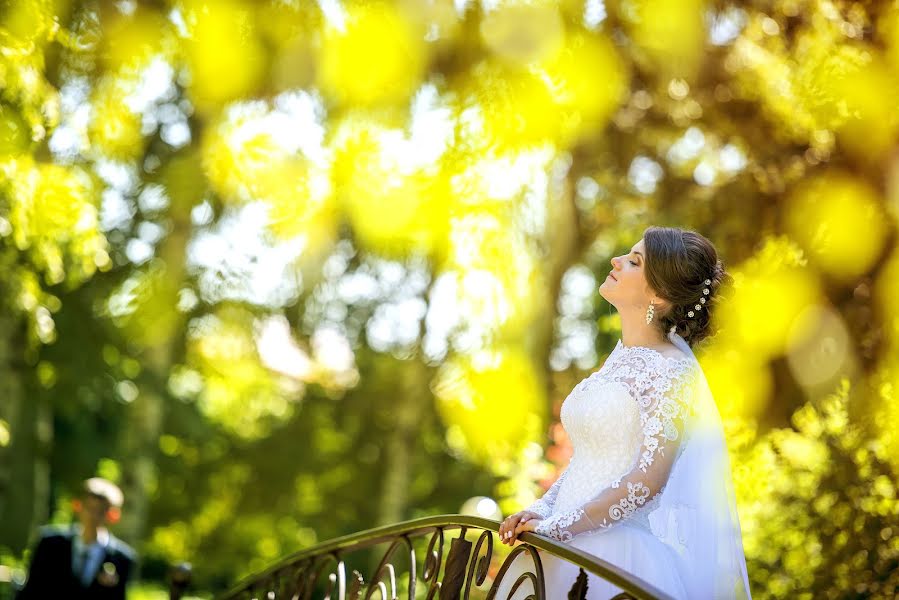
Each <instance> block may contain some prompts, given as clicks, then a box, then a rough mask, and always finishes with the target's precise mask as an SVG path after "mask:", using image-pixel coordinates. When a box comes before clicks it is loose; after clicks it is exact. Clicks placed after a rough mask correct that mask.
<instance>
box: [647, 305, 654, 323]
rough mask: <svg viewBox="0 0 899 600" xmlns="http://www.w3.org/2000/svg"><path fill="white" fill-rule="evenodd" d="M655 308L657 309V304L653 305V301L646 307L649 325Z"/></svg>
mask: <svg viewBox="0 0 899 600" xmlns="http://www.w3.org/2000/svg"><path fill="white" fill-rule="evenodd" d="M655 310H656V309H655V306H653V303H652V302H650V303H649V308H647V309H646V324H647V325H649V324H650V323H652V317H653V316H654V315H655Z"/></svg>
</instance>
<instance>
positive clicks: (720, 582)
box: [496, 227, 750, 600]
mask: <svg viewBox="0 0 899 600" xmlns="http://www.w3.org/2000/svg"><path fill="white" fill-rule="evenodd" d="M611 262H612V267H613V268H612V271H611V272H610V273H609V276H608V277H607V278H606V280H605V281H604V282H603V283H602V285H601V286H600V288H599V292H600V294H602V296H603V298H605V299H606V300H608V301H609V303H610V304H612V305H613V306H615V308H616V309H617V310H618V312H619V313H620V315H621V339H620V340H619V341H618V343H617V345H616V346H615V349H614V350H613V351H612V353H611V354H610V355H609V357H608V358H607V359H606V362H605V363H604V364H603V366H602V368H600V369H599V370H598V371H596V372H595V373H593V374H592V375H590V376H589V377H587V378H586V379H584V380H583V381H582V382H581V383H579V384H578V385H577V386H576V387H575V388H574V389H573V390H572V391H571V393H570V394H569V395H568V397H567V398H566V399H565V401H564V403H563V404H562V409H561V420H562V425H563V426H564V427H565V430H566V432H567V433H568V436H569V438H570V439H571V443H572V446H573V449H574V453H573V455H572V457H571V461H570V462H569V464H568V466H567V467H566V468H565V469H564V470H563V472H562V474H561V475H560V476H559V478H558V480H557V481H556V482H555V483H554V484H553V485H552V487H550V488H549V490H547V491H546V493H545V494H544V495H543V497H542V498H540V499H539V500H538V501H536V502H535V503H534V504H532V505H531V506H529V507H528V508H527V509H525V510H523V511H521V512H518V513H515V514H513V515H511V516H509V517H508V518H506V519H505V520H504V521H503V523H502V525H501V526H500V532H499V534H500V539H501V541H502V542H503V543H507V544H510V545H512V544H514V542H515V541H516V539H517V536H518V535H520V534H521V533H522V532H524V531H533V532H535V533H538V534H541V535H545V536H548V537H550V538H553V539H555V540H558V541H562V542H565V543H569V544H571V545H572V546H575V547H577V548H579V549H581V550H583V551H585V552H588V553H590V554H592V555H594V556H597V557H599V558H601V559H603V560H605V561H607V562H610V563H612V564H614V565H616V566H618V567H620V568H622V569H624V570H625V571H628V572H629V573H631V574H633V575H636V576H637V577H639V578H640V579H642V580H644V581H646V582H648V583H650V584H651V585H653V586H655V587H656V588H658V589H660V590H662V591H663V592H665V593H667V594H669V595H670V596H672V597H674V598H683V599H688V600H696V599H704V598H708V599H711V600H719V599H730V598H740V599H742V598H750V592H749V580H748V576H747V572H746V561H745V557H744V554H743V546H742V536H741V532H740V524H739V519H738V516H737V512H736V503H735V500H734V494H733V483H732V478H731V471H730V463H729V459H728V456H727V446H726V443H725V441H724V435H723V429H722V427H721V420H720V416H719V414H718V410H717V407H716V405H715V403H714V400H713V398H712V397H711V393H710V391H709V389H708V384H707V382H706V381H705V377H704V375H703V373H702V369H701V368H700V366H699V363H698V362H697V361H696V357H695V356H694V354H693V352H692V350H691V346H693V345H694V344H695V343H696V342H699V341H700V340H702V339H703V338H705V337H707V336H708V335H709V334H710V331H709V325H710V322H709V312H710V309H711V308H712V307H713V306H714V305H715V304H716V300H717V297H718V296H717V292H718V290H719V287H720V286H721V284H722V282H723V281H724V280H725V279H726V278H728V277H729V276H728V275H727V273H726V272H725V270H724V267H723V265H722V263H721V261H719V260H718V257H717V252H716V251H715V248H714V246H713V245H712V244H711V242H709V241H708V240H707V239H706V238H704V237H703V236H701V235H699V234H697V233H695V232H692V231H687V230H683V229H679V228H663V227H650V228H648V229H647V230H646V231H645V232H644V234H643V239H641V240H640V241H639V242H638V243H637V244H636V245H635V246H634V247H633V248H632V249H631V252H629V253H628V254H626V255H624V256H618V257H615V258H613V259H612V261H611ZM540 555H541V562H542V564H543V569H544V577H545V581H546V592H547V594H546V597H547V598H549V599H555V598H567V594H568V590H569V589H571V586H572V584H573V583H574V581H575V578H576V576H577V574H578V567H576V566H574V565H571V564H570V563H568V562H566V561H564V560H561V559H558V558H555V557H554V556H552V555H549V554H548V553H545V552H540ZM523 570H533V564H532V563H531V559H530V558H528V556H527V554H526V553H525V554H521V555H519V556H517V557H516V558H515V559H514V560H513V563H512V565H510V569H509V571H508V572H507V573H506V575H505V576H504V577H503V580H502V582H501V583H500V587H499V591H498V594H497V595H496V598H497V599H499V600H505V599H506V598H507V597H508V594H509V589H510V588H511V585H512V584H513V583H514V582H515V580H516V579H517V577H518V575H519V574H520V573H521V572H522V571H523ZM531 591H532V590H530V589H529V586H528V585H527V584H525V585H522V586H521V587H520V588H519V589H518V590H517V591H516V594H515V596H513V597H512V600H519V599H520V598H524V597H525V596H526V595H528V594H529V593H531ZM621 591H622V590H621V589H620V588H619V587H617V586H614V585H612V584H610V583H608V582H606V581H604V580H602V579H600V578H599V577H597V576H595V575H592V574H588V590H587V598H588V599H589V600H598V599H603V600H606V599H609V598H611V597H612V596H614V595H615V594H617V593H620V592H621Z"/></svg>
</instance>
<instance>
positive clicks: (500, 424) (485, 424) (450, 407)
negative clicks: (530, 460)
mask: <svg viewBox="0 0 899 600" xmlns="http://www.w3.org/2000/svg"><path fill="white" fill-rule="evenodd" d="M433 390H434V394H435V395H436V397H437V410H438V412H439V414H440V416H441V418H442V419H443V422H444V423H445V424H446V427H447V433H446V441H447V443H448V444H449V445H450V448H452V449H453V450H454V451H456V452H459V453H462V454H464V455H467V456H470V457H471V458H472V459H474V460H477V461H478V462H481V463H483V464H489V463H490V462H491V461H495V460H500V461H508V460H510V459H512V458H515V457H517V455H518V452H519V451H520V450H521V448H522V446H523V445H525V444H527V441H528V440H531V439H535V438H536V437H537V435H538V432H539V431H540V430H541V429H542V427H543V423H544V422H545V421H544V418H545V417H544V416H543V413H544V411H545V405H546V404H545V400H544V397H543V394H544V392H543V386H542V385H541V381H540V378H539V376H538V373H537V370H536V369H534V367H533V361H532V359H531V358H530V357H528V356H527V355H526V354H525V353H523V352H521V351H520V350H516V349H513V348H502V349H490V350H482V351H479V352H475V353H472V354H470V355H459V356H456V357H452V358H450V359H449V360H447V361H446V362H445V363H444V364H443V365H442V366H441V368H440V370H439V372H438V374H437V377H436V379H435V380H434V383H433ZM509 398H514V399H515V407H516V408H515V413H514V415H513V414H512V413H510V412H509Z"/></svg>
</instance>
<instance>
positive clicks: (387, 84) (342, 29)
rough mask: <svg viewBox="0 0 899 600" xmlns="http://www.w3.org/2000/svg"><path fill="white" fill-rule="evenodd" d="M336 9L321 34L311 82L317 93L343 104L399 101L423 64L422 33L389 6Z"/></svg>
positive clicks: (351, 5) (412, 86) (375, 4)
mask: <svg viewBox="0 0 899 600" xmlns="http://www.w3.org/2000/svg"><path fill="white" fill-rule="evenodd" d="M335 4H337V3H335ZM338 6H339V5H338ZM337 10H338V11H339V12H338V14H336V15H327V16H328V17H329V19H328V21H327V22H326V24H325V26H324V30H323V31H322V34H321V47H320V49H319V64H318V69H317V79H318V84H319V86H320V87H321V89H322V91H323V92H324V93H325V95H326V96H327V97H328V98H329V99H330V100H331V101H332V102H334V103H336V104H339V105H345V106H346V105H349V106H359V107H365V106H371V105H377V104H390V103H397V102H404V101H405V100H406V98H408V96H409V94H410V93H411V92H412V90H414V89H415V88H416V87H418V85H419V83H420V81H421V78H422V75H423V74H424V70H425V67H426V65H427V59H428V56H427V54H428V50H427V46H426V44H425V40H424V39H423V36H422V33H423V32H422V31H420V30H417V28H416V27H415V26H414V24H413V23H411V22H410V21H409V20H408V19H407V18H406V17H405V15H404V14H403V13H402V11H401V10H400V9H398V7H397V5H396V4H395V3H391V2H370V3H347V4H346V5H344V6H341V7H340V8H338V9H337Z"/></svg>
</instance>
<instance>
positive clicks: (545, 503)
mask: <svg viewBox="0 0 899 600" xmlns="http://www.w3.org/2000/svg"><path fill="white" fill-rule="evenodd" d="M567 472H568V467H565V469H564V470H563V471H562V474H561V475H559V478H558V479H556V481H555V482H554V483H553V484H552V485H551V486H549V489H548V490H546V493H544V494H543V496H542V497H540V498H538V499H537V500H536V501H535V502H534V503H533V504H531V505H530V506H528V507H527V508H526V509H525V510H529V511H531V512H535V513H537V514H538V515H540V517H541V518H543V519H546V518H547V517H549V516H550V515H551V514H553V505H555V503H556V496H558V495H559V488H561V487H562V480H563V479H565V474H566V473H567Z"/></svg>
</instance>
